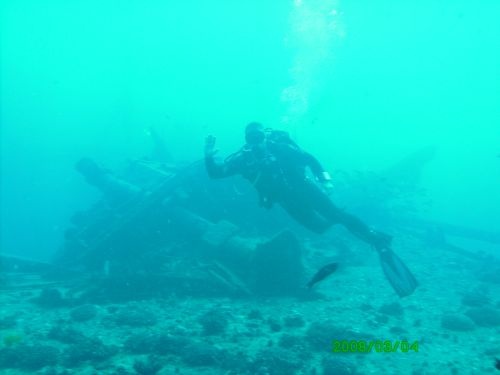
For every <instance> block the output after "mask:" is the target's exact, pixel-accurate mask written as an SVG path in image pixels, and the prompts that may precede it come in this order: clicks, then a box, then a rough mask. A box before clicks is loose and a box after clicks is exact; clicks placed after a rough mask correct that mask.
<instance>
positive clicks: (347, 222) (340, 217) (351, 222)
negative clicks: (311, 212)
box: [307, 184, 392, 249]
mask: <svg viewBox="0 0 500 375" xmlns="http://www.w3.org/2000/svg"><path fill="white" fill-rule="evenodd" d="M307 190H308V196H309V198H310V199H311V202H313V204H314V209H315V210H316V211H317V212H318V213H319V214H321V215H322V216H323V217H325V218H326V219H327V220H328V221H329V222H330V223H332V224H342V225H343V226H344V227H345V228H346V229H347V230H348V231H349V232H351V233H352V234H353V235H354V236H356V237H358V238H359V239H360V240H362V241H364V242H367V243H368V244H370V245H372V246H375V247H376V248H377V249H383V248H388V247H389V246H390V243H391V239H392V238H391V236H389V235H388V234H385V233H382V232H376V231H374V230H372V229H370V227H369V226H368V225H366V224H365V223H364V222H363V221H361V220H360V219H359V218H357V217H356V216H354V215H351V214H348V213H347V212H345V211H343V210H341V209H340V208H338V207H337V206H335V204H333V202H332V201H331V199H330V198H329V197H328V196H327V195H326V194H325V193H323V191H321V189H319V188H318V187H317V186H316V185H313V184H309V186H308V187H307Z"/></svg>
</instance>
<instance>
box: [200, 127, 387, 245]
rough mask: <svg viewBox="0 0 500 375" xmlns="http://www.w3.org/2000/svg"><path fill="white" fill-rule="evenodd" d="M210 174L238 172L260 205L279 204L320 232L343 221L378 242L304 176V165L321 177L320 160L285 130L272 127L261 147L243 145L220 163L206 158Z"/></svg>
mask: <svg viewBox="0 0 500 375" xmlns="http://www.w3.org/2000/svg"><path fill="white" fill-rule="evenodd" d="M205 165H206V168H207V171H208V174H209V176H210V177H211V178H224V177H228V176H232V175H237V174H239V175H241V176H243V177H244V178H245V179H247V180H248V181H250V183H251V184H252V185H254V186H255V188H256V189H257V191H258V193H259V197H260V203H261V205H262V206H264V207H267V208H270V207H271V206H272V205H273V203H278V204H279V205H281V206H282V207H283V208H284V209H285V210H286V211H287V212H288V214H289V215H290V216H292V217H293V218H294V219H295V220H296V221H297V222H299V223H300V224H302V225H303V226H304V227H306V228H308V229H309V230H311V231H313V232H316V233H323V232H324V231H325V230H327V229H328V228H329V227H330V226H331V225H333V224H342V225H344V226H345V227H346V228H347V229H348V230H349V231H350V232H352V233H353V234H354V235H356V236H357V237H359V238H360V239H362V240H364V241H366V242H368V243H370V244H373V245H375V246H379V245H380V244H379V241H380V234H377V233H375V232H373V231H371V230H370V228H369V227H368V226H367V225H366V224H364V223H363V222H362V221H361V220H359V219H358V218H356V217H355V216H352V215H350V214H347V213H346V212H344V211H342V210H340V209H339V208H338V207H336V206H335V205H334V204H333V202H332V201H331V200H330V198H329V197H328V196H327V195H326V194H325V193H324V192H323V191H322V190H321V189H320V188H319V187H318V186H317V185H316V184H315V183H314V182H313V181H311V180H310V179H309V178H308V177H307V176H306V167H308V168H309V169H310V170H311V172H312V173H313V175H314V176H315V177H316V178H317V179H318V180H319V181H320V182H323V181H324V177H323V171H324V169H323V168H322V167H321V164H320V163H319V162H318V160H316V158H315V157H314V156H312V155H311V154H309V153H307V152H305V151H303V150H302V149H300V148H299V147H298V146H297V145H296V144H295V143H294V142H293V141H291V140H290V139H289V138H288V136H287V133H284V132H279V131H273V132H272V133H270V134H268V136H267V137H266V140H265V143H264V145H262V147H260V146H257V147H253V148H252V147H251V146H249V145H245V146H243V148H241V150H239V151H238V152H236V153H234V154H232V155H231V156H229V157H228V158H226V160H225V161H224V163H222V164H218V163H216V162H215V160H214V159H213V158H212V157H206V158H205Z"/></svg>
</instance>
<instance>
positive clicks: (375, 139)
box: [0, 0, 500, 373]
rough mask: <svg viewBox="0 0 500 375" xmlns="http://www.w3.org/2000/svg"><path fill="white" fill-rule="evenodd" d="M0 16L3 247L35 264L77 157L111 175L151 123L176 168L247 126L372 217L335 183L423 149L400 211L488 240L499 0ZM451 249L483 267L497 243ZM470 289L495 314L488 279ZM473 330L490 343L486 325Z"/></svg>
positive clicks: (87, 195)
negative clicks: (483, 296) (207, 143)
mask: <svg viewBox="0 0 500 375" xmlns="http://www.w3.org/2000/svg"><path fill="white" fill-rule="evenodd" d="M0 11H1V21H0V24H1V26H0V27H1V63H0V64H1V107H0V109H1V153H2V154H1V163H2V164H1V168H2V169H1V200H2V201H1V215H2V216H1V230H2V231H1V234H2V236H1V251H2V252H3V253H7V254H13V255H18V256H23V257H29V258H34V259H40V260H47V259H50V258H51V257H52V255H53V254H54V253H55V251H56V250H57V249H58V248H60V247H61V244H62V241H63V236H64V232H65V230H66V228H67V227H68V225H69V221H70V218H71V216H72V215H73V214H74V212H75V211H77V210H84V209H86V208H88V207H89V206H91V205H92V204H93V203H94V202H96V201H97V200H98V199H99V198H100V193H99V192H98V191H97V190H95V189H92V188H90V187H89V186H88V185H86V184H85V182H84V181H83V179H82V178H81V176H79V175H78V174H77V173H76V172H75V171H74V164H75V163H76V162H77V161H78V160H79V159H80V158H81V157H91V158H93V159H95V160H98V161H99V162H102V163H103V164H104V165H105V166H106V167H108V168H110V169H120V168H123V166H124V164H125V162H126V161H127V160H131V159H136V158H140V157H143V156H144V155H147V154H149V153H150V152H151V133H150V130H149V129H150V127H154V128H155V129H156V130H157V131H158V132H159V134H160V135H161V136H162V137H164V139H165V141H166V143H167V145H168V148H169V150H170V152H171V154H172V155H174V159H175V161H176V162H178V163H190V162H192V161H195V160H199V159H201V158H202V157H203V144H204V139H205V136H206V135H208V134H214V135H216V136H217V146H218V148H220V149H221V151H220V154H221V155H223V156H224V155H228V154H230V153H231V152H233V151H234V150H236V149H238V148H239V147H240V146H241V144H242V143H243V129H244V126H245V125H246V124H247V123H248V122H250V121H254V120H255V121H260V122H262V123H264V124H265V125H266V126H269V127H273V128H277V129H283V130H286V131H288V132H289V133H290V135H291V136H292V138H293V139H295V140H296V141H297V142H298V143H299V144H300V145H301V146H302V147H303V148H304V149H306V150H308V151H309V152H311V153H312V154H314V155H315V156H316V157H317V158H318V159H319V160H320V161H321V162H322V164H323V165H324V167H325V169H327V170H329V171H330V172H331V173H332V175H333V176H334V181H333V182H334V187H336V188H337V190H334V193H333V195H332V198H333V200H334V201H335V202H336V203H337V204H338V205H339V206H341V207H343V208H345V209H347V210H348V211H350V210H351V211H352V212H355V213H357V214H359V215H362V216H364V217H366V218H367V220H368V218H370V219H371V220H372V221H373V220H376V218H377V214H374V213H373V212H371V211H370V209H369V208H368V209H366V207H365V208H363V205H364V203H365V202H367V204H368V205H370V197H374V199H377V195H376V192H375V193H374V192H373V191H371V190H370V189H374V186H375V185H374V184H376V182H374V181H373V180H370V179H369V178H368V177H366V178H367V179H365V177H363V178H362V184H361V185H362V188H360V187H359V186H358V187H356V188H353V189H349V184H348V182H349V181H351V182H352V180H349V181H347V182H346V181H344V180H342V177H341V176H342V175H343V173H347V174H349V175H350V176H351V178H354V177H352V176H353V175H356V173H359V174H360V175H361V176H365V175H367V176H370V175H372V174H375V176H379V175H385V174H386V173H388V171H390V169H391V168H392V166H394V165H396V164H397V163H398V162H400V161H401V160H402V159H404V158H405V157H407V156H408V155H411V154H413V153H414V152H417V151H419V150H421V149H423V148H426V147H433V148H434V149H435V156H434V157H433V158H432V159H431V160H430V161H429V162H428V163H426V164H425V166H424V167H423V168H422V170H421V174H420V175H419V179H418V181H417V182H416V183H415V184H416V185H415V186H414V187H412V188H414V189H415V190H411V191H412V194H414V195H415V196H414V197H413V198H414V200H411V202H412V204H414V206H412V209H415V210H416V211H418V212H419V217H420V218H423V219H424V220H427V221H433V222H440V223H446V224H449V225H454V226H458V227H461V228H472V229H474V230H478V231H483V232H488V233H492V232H495V233H498V232H500V226H499V223H500V194H499V185H500V105H499V103H500V90H499V87H500V24H499V22H498V15H499V14H500V3H499V2H498V1H494V0H484V1H480V2H478V3H471V2H465V1H459V0H457V1H447V2H432V1H428V0H427V1H423V2H422V1H405V2H393V1H378V2H369V1H361V2H353V1H346V0H344V1H343V0H339V1H330V0H315V1H312V0H311V1H307V0H295V1H276V2H269V1H260V0H259V1H246V0H245V1H237V2H236V1H233V2H231V1H216V0H214V1H210V2H209V1H201V0H199V1H194V0H187V1H182V2H180V1H179V2H173V1H115V2H112V1H105V0H104V1H95V0H87V1H80V0H65V1H55V0H46V1H34V0H26V1H14V0H6V1H2V3H1V5H0ZM412 168H413V167H412ZM415 171H417V167H416V166H415ZM410 172H411V171H410ZM398 173H401V171H399V172H398ZM416 173H417V172H416ZM396 176H399V175H398V174H397V175H396ZM377 178H378V177H377ZM377 178H376V179H377ZM396 178H398V177H396ZM336 179H337V180H336ZM354 180H355V181H358V180H356V179H354ZM370 181H371V182H370ZM358 182H359V181H358ZM417 190H418V193H416V192H415V191H417ZM370 194H375V195H370ZM384 194H386V192H385V191H384ZM367 197H368V198H367ZM414 201H418V202H420V203H419V204H418V207H416V206H415V205H417V203H415V202H414ZM423 202H424V203H423ZM362 203H363V204H362ZM372 203H373V202H372ZM395 214H401V215H403V216H406V215H405V212H403V211H401V210H400V211H397V210H396V211H395ZM393 216H394V214H393ZM371 224H373V225H375V226H376V225H377V224H379V225H380V223H377V222H371ZM382 226H383V225H382ZM388 230H389V231H390V228H388ZM459 237H460V236H459ZM454 240H455V242H454V244H456V245H457V246H459V247H461V248H464V249H466V250H468V251H469V250H470V251H471V252H473V253H476V252H478V251H479V252H480V251H483V252H486V253H487V254H492V255H493V256H495V257H496V259H498V256H499V255H498V254H499V253H498V252H499V250H500V249H499V244H498V242H496V243H495V242H493V243H492V242H489V241H486V242H484V241H480V242H477V238H472V239H471V238H470V237H469V238H465V239H464V238H463V237H460V238H455V239H454ZM412 246H413V245H412ZM425 250H426V249H425V248H422V249H420V248H418V246H417V247H416V250H415V251H417V252H418V251H422V253H423V254H426V253H425ZM402 252H403V253H404V252H405V250H404V249H402ZM447 254H448V253H446V252H443V253H442V254H440V256H441V257H438V258H437V259H443V258H447V257H448V256H449V255H447ZM454 254H456V253H454ZM434 256H437V255H436V254H435V253H434V254H433V257H434ZM411 257H414V255H410V258H411ZM454 257H455V255H453V257H452V258H453V259H452V260H450V262H451V263H453V262H458V264H460V262H461V261H462V258H460V257H457V259H455V258H454ZM417 258H418V259H417ZM413 260H414V261H416V262H418V261H421V263H418V264H417V265H416V268H417V269H418V270H419V271H420V272H421V273H423V278H424V279H426V277H428V276H429V275H433V274H435V273H440V269H439V268H437V267H435V266H434V265H433V264H434V263H433V262H434V261H436V259H434V258H432V259H427V260H426V259H425V255H423V258H420V257H416V258H413ZM458 267H459V268H460V267H461V266H458ZM450 268H452V269H453V267H452V266H450ZM440 276H441V277H443V279H446V280H447V279H448V278H449V277H459V275H457V274H454V273H453V272H451V273H450V274H446V273H440ZM428 282H430V281H428ZM475 283H476V281H474V282H471V284H470V285H471V289H474V290H475V289H477V288H479V289H481V288H482V289H483V290H486V292H487V294H488V295H489V297H490V299H491V301H492V302H491V303H492V306H494V307H492V308H494V309H496V311H497V312H498V306H499V305H498V303H499V302H500V296H499V295H498V294H497V293H498V285H495V284H492V285H489V284H484V285H483V284H478V285H475ZM485 285H486V286H485ZM423 289H424V292H422V293H424V296H423V297H422V299H423V300H425V301H427V302H429V301H432V298H433V297H436V296H431V295H430V294H429V293H430V292H429V290H431V291H432V290H433V289H432V288H430V289H429V287H427V289H426V287H425V282H424V287H423ZM425 290H427V294H425ZM461 292H465V291H464V290H461V291H460V293H461ZM457 293H458V292H457ZM460 293H458V294H460ZM455 294H456V293H455V292H453V293H452V292H450V294H449V295H447V294H445V295H444V296H441V297H439V298H443V299H444V300H446V298H448V297H450V296H451V295H453V296H455ZM436 298H438V297H436ZM439 298H438V299H439ZM450 298H451V297H450ZM457 298H458V297H457ZM274 303H277V302H274ZM328 303H331V302H328ZM413 303H414V304H415V305H414V306H418V301H417V302H413ZM495 303H496V305H495ZM417 309H418V308H417ZM437 310H438V311H435V312H434V313H435V315H437V316H440V313H439V308H437ZM452 310H454V309H452ZM431 315H432V314H431ZM431 319H432V316H431V317H429V320H431ZM429 320H428V321H422V324H423V325H424V326H425V325H426V324H429V325H431V324H433V323H430V321H429ZM438 320H439V319H438ZM435 329H437V330H439V329H440V328H439V324H438V325H437V327H436V328H435ZM474 333H475V334H476V333H477V337H478V338H477V340H479V337H484V338H485V339H486V338H490V337H491V340H493V338H492V337H493V336H494V335H495V333H496V334H498V325H496V326H494V327H493V328H486V329H485V328H479V329H478V330H476V331H474ZM430 341H432V339H430ZM492 346H495V347H496V348H497V349H498V341H496V342H493V344H492ZM436 353H437V352H436ZM443 353H444V352H443ZM496 353H497V354H496V355H497V356H498V355H499V354H498V353H499V352H496ZM475 354H477V353H475ZM440 355H441V356H445V357H444V358H445V359H446V355H445V354H442V353H441V354H440ZM464 355H467V354H464ZM481 355H482V356H483V357H480V356H481ZM475 357H477V358H479V357H480V358H484V360H485V361H488V360H489V359H490V357H492V355H489V356H484V354H483V353H482V352H481V353H480V354H477V355H476V356H475ZM441 359H443V357H441ZM379 360H380V358H378V359H376V360H375V362H377V361H379ZM451 361H453V359H452V358H451V357H450V362H451ZM377 363H378V362H377ZM485 366H486V365H485ZM484 368H486V367H484ZM484 368H483V370H484ZM458 370H459V373H462V372H461V371H463V370H465V369H463V368H459V369H458ZM483 370H481V371H483ZM428 371H430V372H424V373H433V372H432V371H431V370H428ZM470 371H472V372H463V373H480V372H474V371H475V370H470ZM477 371H479V370H477ZM484 371H485V370H484ZM407 373H410V372H407Z"/></svg>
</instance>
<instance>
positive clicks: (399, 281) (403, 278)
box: [378, 249, 418, 297]
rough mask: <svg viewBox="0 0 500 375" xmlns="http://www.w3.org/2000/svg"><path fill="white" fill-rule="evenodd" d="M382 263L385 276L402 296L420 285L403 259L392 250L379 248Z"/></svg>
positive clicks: (410, 292) (407, 294)
mask: <svg viewBox="0 0 500 375" xmlns="http://www.w3.org/2000/svg"><path fill="white" fill-rule="evenodd" d="M378 253H379V256H380V265H381V266H382V270H383V271H384V274H385V277H386V278H387V280H388V281H389V283H391V285H392V287H393V288H394V290H395V291H396V293H397V294H398V295H399V296H400V297H406V296H409V295H410V294H412V293H413V292H414V291H415V289H416V288H417V286H418V281H417V279H415V276H413V274H412V273H411V272H410V270H409V269H408V267H406V265H405V264H404V263H403V261H402V260H401V259H400V258H399V257H398V256H397V255H396V254H395V253H394V252H393V251H392V250H391V249H380V250H378Z"/></svg>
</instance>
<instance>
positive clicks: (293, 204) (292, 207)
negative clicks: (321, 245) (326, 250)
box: [280, 197, 332, 234]
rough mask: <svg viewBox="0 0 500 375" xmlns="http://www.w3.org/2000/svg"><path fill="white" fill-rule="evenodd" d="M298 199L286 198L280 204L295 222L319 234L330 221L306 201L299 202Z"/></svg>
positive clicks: (327, 226)
mask: <svg viewBox="0 0 500 375" xmlns="http://www.w3.org/2000/svg"><path fill="white" fill-rule="evenodd" d="M300 200H301V198H300V197H296V199H295V200H292V199H290V200H289V199H287V200H284V201H282V202H280V205H281V207H283V209H284V210H285V211H286V212H287V213H288V214H289V215H290V216H291V217H292V218H293V219H294V220H295V221H296V222H298V223H299V224H301V225H302V226H304V227H306V228H307V229H309V230H310V231H312V232H315V233H319V234H321V233H324V232H325V231H326V230H327V229H328V228H330V226H331V225H332V223H331V222H329V221H328V220H325V219H324V218H322V217H321V216H320V215H318V214H317V213H316V212H315V211H314V209H313V208H312V207H310V206H309V205H308V204H307V202H306V204H301V203H302V202H301V201H300Z"/></svg>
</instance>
